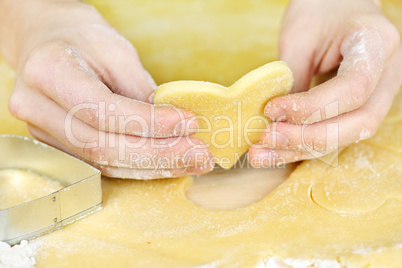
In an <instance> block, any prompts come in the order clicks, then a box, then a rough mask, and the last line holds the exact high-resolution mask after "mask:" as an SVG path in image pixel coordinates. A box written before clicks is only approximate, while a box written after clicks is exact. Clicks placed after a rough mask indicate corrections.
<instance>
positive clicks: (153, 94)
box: [148, 92, 155, 103]
mask: <svg viewBox="0 0 402 268" xmlns="http://www.w3.org/2000/svg"><path fill="white" fill-rule="evenodd" d="M154 96H155V92H152V93H151V95H149V97H148V101H149V103H154Z"/></svg>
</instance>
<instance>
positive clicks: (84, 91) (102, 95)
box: [23, 43, 198, 137]
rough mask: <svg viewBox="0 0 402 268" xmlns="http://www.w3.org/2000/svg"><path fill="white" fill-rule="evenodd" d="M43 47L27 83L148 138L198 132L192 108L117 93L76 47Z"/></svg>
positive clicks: (106, 125) (91, 119) (85, 114)
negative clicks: (141, 100)
mask: <svg viewBox="0 0 402 268" xmlns="http://www.w3.org/2000/svg"><path fill="white" fill-rule="evenodd" d="M42 50H43V51H37V52H36V53H34V54H33V55H32V56H31V57H30V59H29V60H28V61H27V63H26V65H25V69H24V74H23V78H24V82H25V83H26V84H28V85H30V86H31V87H34V88H36V89H38V90H41V91H42V92H43V93H44V94H45V95H46V96H48V97H50V98H51V99H52V100H53V101H55V102H56V103H58V104H59V105H60V106H61V107H63V108H64V109H65V110H66V111H69V112H70V113H72V114H73V115H74V116H75V117H77V118H79V119H80V120H81V121H83V122H85V123H87V124H89V125H91V126H93V127H94V128H96V129H99V130H102V131H108V132H115V133H122V134H131V135H137V136H143V137H173V136H182V135H189V134H193V133H195V132H196V131H197V128H198V122H197V121H196V118H195V116H194V115H193V114H192V113H190V112H188V111H184V110H180V109H176V108H170V107H155V106H152V105H150V104H148V103H144V102H140V101H137V100H133V99H129V98H126V97H123V96H120V95H117V94H114V93H112V92H111V91H110V90H109V88H108V87H107V86H106V85H105V84H103V83H102V82H101V81H100V80H99V79H98V77H97V76H96V75H95V73H94V72H93V71H92V69H91V68H90V67H89V66H88V64H87V63H86V62H85V61H84V60H83V59H82V58H81V56H80V55H79V53H78V52H77V51H76V50H75V49H74V48H72V47H69V46H66V45H65V44H63V43H62V44H60V43H57V44H54V43H52V44H51V45H47V46H45V48H42Z"/></svg>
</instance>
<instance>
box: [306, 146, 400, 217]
mask: <svg viewBox="0 0 402 268" xmlns="http://www.w3.org/2000/svg"><path fill="white" fill-rule="evenodd" d="M345 156H348V157H345ZM401 163H402V155H401V154H398V153H395V152H392V151H387V150H383V149H380V148H378V147H377V146H372V145H369V144H367V143H365V142H362V143H360V144H357V145H355V146H353V147H349V148H347V149H345V151H344V152H343V153H342V154H341V155H340V156H339V166H338V167H337V168H336V169H335V168H330V167H328V166H327V167H326V168H325V170H323V172H321V173H320V174H321V179H320V180H317V182H316V183H315V184H314V186H313V187H312V189H311V198H312V199H313V201H314V202H315V203H316V204H317V205H319V206H320V207H322V208H325V209H328V210H330V211H333V212H338V213H341V214H351V215H359V214H365V213H367V212H370V211H373V210H375V209H377V208H379V207H380V206H382V205H384V204H385V203H386V202H387V201H399V202H402V191H401V189H402V180H401V178H400V170H399V169H398V167H399V166H400V164H401ZM340 174H341V175H340ZM384 178H387V179H384Z"/></svg>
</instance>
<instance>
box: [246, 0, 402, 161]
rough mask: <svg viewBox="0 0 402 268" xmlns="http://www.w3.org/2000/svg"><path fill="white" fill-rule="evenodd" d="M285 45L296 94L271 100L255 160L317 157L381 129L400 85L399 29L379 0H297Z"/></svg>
mask: <svg viewBox="0 0 402 268" xmlns="http://www.w3.org/2000/svg"><path fill="white" fill-rule="evenodd" d="M279 49H280V55H279V58H280V59H281V60H283V61H285V62H287V63H288V65H289V67H290V68H291V69H292V71H293V74H294V79H295V81H294V87H293V91H292V93H293V94H289V95H287V96H283V97H277V98H275V99H273V100H271V101H270V102H269V103H268V104H267V106H266V109H265V115H266V116H267V117H268V118H270V119H272V120H273V121H274V123H272V124H270V125H269V127H268V128H267V129H266V130H265V131H264V133H263V134H262V136H261V141H260V142H259V143H258V144H255V145H253V146H252V147H251V148H250V150H249V159H250V162H251V164H252V165H253V166H255V167H261V166H267V165H269V164H270V163H275V159H282V161H284V162H286V163H289V162H295V161H300V160H304V159H311V158H314V157H316V156H320V155H325V154H328V153H331V152H333V151H337V150H339V149H342V148H344V147H346V146H348V145H350V144H352V143H354V142H358V141H359V140H363V139H368V138H370V137H371V136H372V135H374V134H375V132H376V130H377V128H378V127H379V125H380V123H381V121H382V120H383V118H384V117H385V115H386V113H387V112H388V110H389V108H390V106H391V104H392V101H393V99H394V97H395V95H396V94H397V92H398V91H399V89H400V87H401V85H402V48H401V46H400V37H399V33H398V31H397V30H396V28H395V26H394V25H392V24H391V23H390V22H389V21H388V20H387V18H385V16H384V15H383V14H382V13H381V11H380V9H379V7H378V3H376V2H374V1H372V0H355V1H348V0H329V1H320V0H293V1H291V2H290V5H289V7H288V9H287V12H286V14H285V17H284V19H283V24H282V32H281V36H280V44H279ZM338 66H339V69H338V71H337V75H336V76H335V77H334V78H333V79H331V80H329V81H328V82H326V83H322V84H320V85H318V86H316V87H314V88H311V89H309V85H310V82H311V79H312V77H313V76H314V75H316V74H322V73H326V72H328V71H331V70H333V69H335V68H337V67H338ZM328 130H329V131H328ZM312 151H313V152H316V153H311V152H312Z"/></svg>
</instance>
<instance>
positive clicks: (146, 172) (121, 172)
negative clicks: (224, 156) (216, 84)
mask: <svg viewBox="0 0 402 268" xmlns="http://www.w3.org/2000/svg"><path fill="white" fill-rule="evenodd" d="M95 167H96V168H98V169H100V170H101V171H102V175H103V176H107V177H111V178H121V179H137V180H150V179H163V178H177V177H184V176H190V175H201V174H205V173H208V172H210V171H211V170H212V169H213V166H211V163H205V164H204V165H203V166H201V167H197V168H194V167H188V168H176V169H133V168H121V167H120V168H117V167H111V166H99V165H95Z"/></svg>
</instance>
